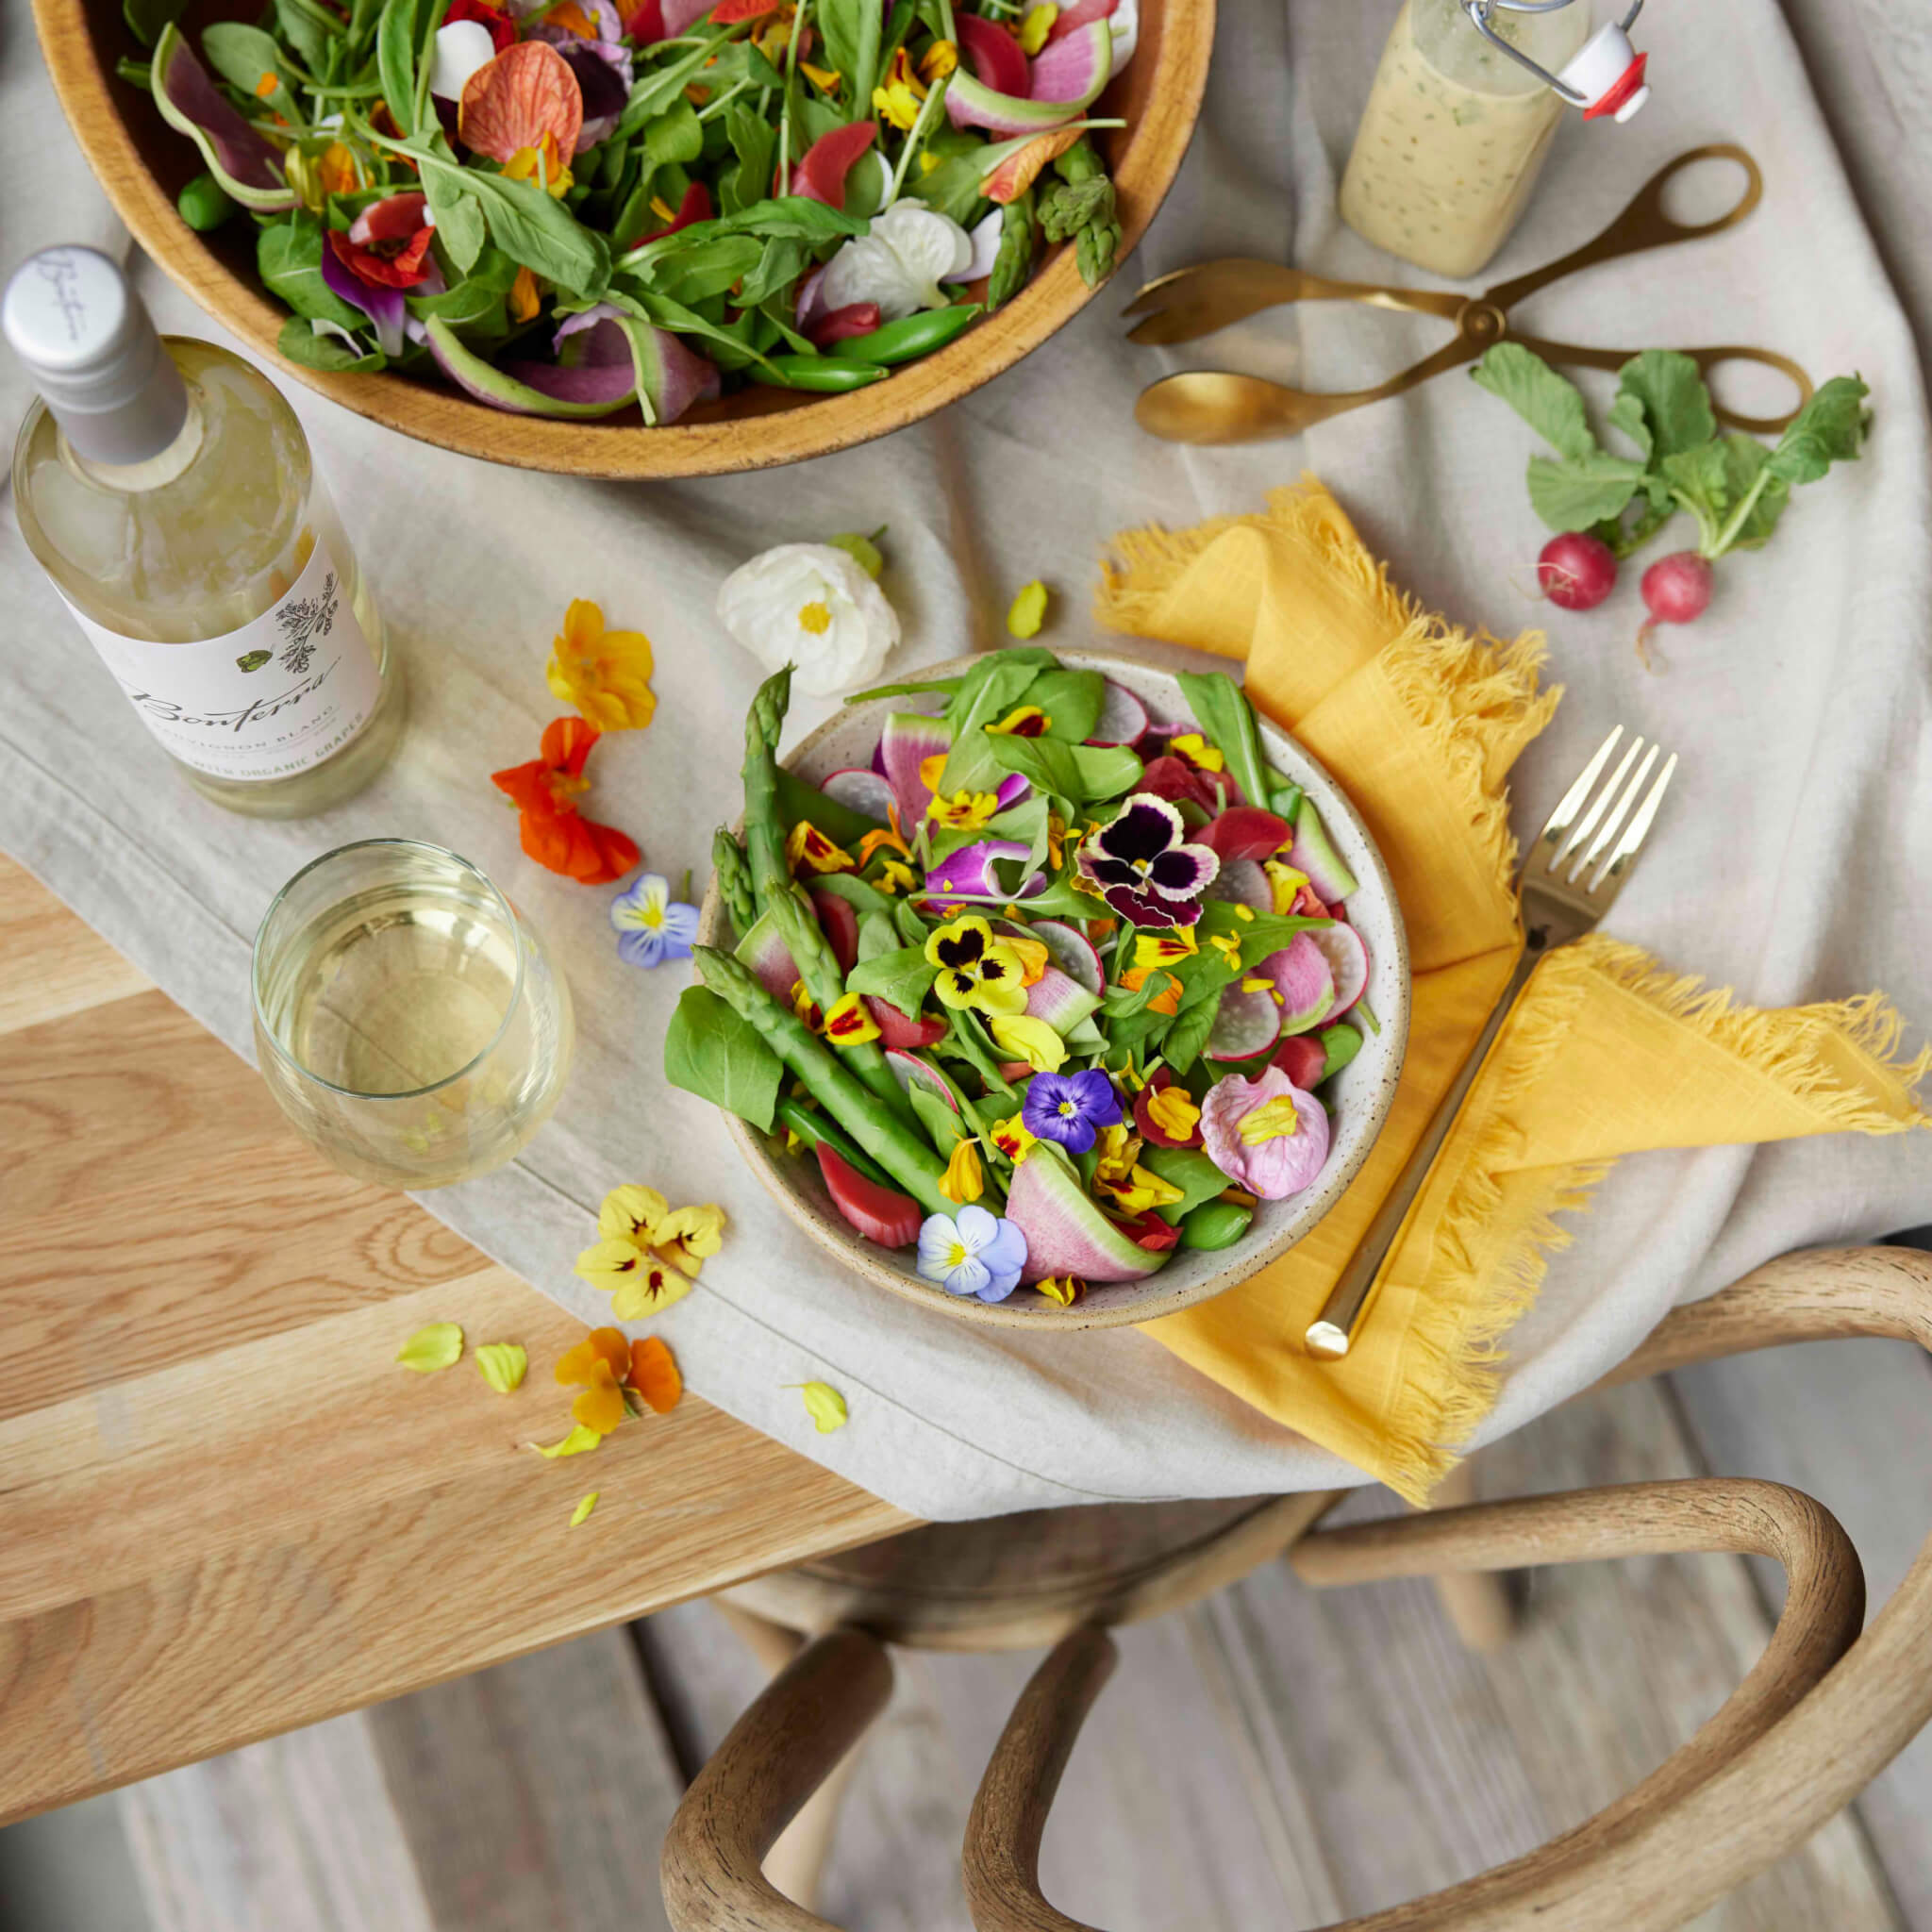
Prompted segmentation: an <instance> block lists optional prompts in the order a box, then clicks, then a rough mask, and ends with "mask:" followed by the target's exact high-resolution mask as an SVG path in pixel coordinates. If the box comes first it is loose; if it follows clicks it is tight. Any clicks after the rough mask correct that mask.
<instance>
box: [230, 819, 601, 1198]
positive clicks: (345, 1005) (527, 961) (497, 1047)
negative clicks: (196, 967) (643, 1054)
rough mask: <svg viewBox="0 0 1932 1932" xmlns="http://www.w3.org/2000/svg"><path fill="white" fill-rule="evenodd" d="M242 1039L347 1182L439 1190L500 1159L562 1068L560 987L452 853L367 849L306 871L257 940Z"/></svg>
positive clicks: (563, 1001) (538, 952) (546, 1098)
mask: <svg viewBox="0 0 1932 1932" xmlns="http://www.w3.org/2000/svg"><path fill="white" fill-rule="evenodd" d="M254 991H255V1044H256V1052H257V1055H258V1059H259V1061H260V1066H261V1073H262V1077H263V1078H264V1079H265V1080H266V1081H267V1082H268V1086H269V1091H270V1092H271V1093H273V1094H274V1095H275V1102H276V1104H277V1105H278V1106H279V1107H280V1108H281V1109H282V1111H283V1112H284V1113H285V1114H287V1115H288V1117H289V1119H290V1120H291V1122H293V1123H294V1125H295V1128H296V1130H297V1132H299V1133H300V1134H302V1135H303V1137H304V1138H305V1139H307V1140H308V1141H312V1142H313V1143H314V1144H315V1146H316V1147H318V1148H319V1149H320V1150H321V1152H322V1153H323V1155H324V1156H325V1158H327V1159H328V1160H329V1161H331V1162H332V1163H333V1164H334V1165H335V1166H337V1167H339V1168H341V1170H342V1171H343V1172H344V1173H345V1174H358V1175H360V1176H361V1177H362V1178H363V1179H365V1180H373V1181H381V1182H383V1183H385V1184H386V1185H388V1186H390V1187H396V1188H439V1187H442V1186H444V1185H446V1184H447V1183H448V1182H451V1181H460V1180H467V1179H469V1178H470V1177H471V1176H472V1175H473V1174H485V1173H488V1172H489V1170H490V1169H491V1168H493V1167H500V1166H502V1165H503V1163H504V1162H505V1161H506V1160H508V1159H509V1158H511V1156H512V1155H514V1154H515V1153H516V1152H517V1150H518V1149H519V1148H521V1147H522V1146H523V1145H524V1144H525V1141H528V1140H529V1138H530V1136H531V1135H532V1134H534V1133H535V1132H536V1131H537V1129H538V1128H539V1127H541V1125H542V1124H543V1123H544V1122H545V1121H546V1120H547V1119H548V1118H549V1117H550V1111H551V1109H552V1108H554V1107H555V1106H556V1105H557V1101H558V1095H559V1094H560V1093H561V1092H562V1091H563V1082H564V1076H565V1074H567V1072H568V1071H569V1068H570V1056H571V1045H572V1041H573V1037H574V1034H573V1028H572V1024H571V1007H570V989H569V988H568V987H567V986H566V985H565V984H564V979H563V974H561V973H560V972H558V968H557V966H556V964H555V963H554V962H553V961H552V959H551V958H550V956H549V954H548V953H547V952H545V950H544V947H543V942H542V941H541V940H540V939H539V938H538V937H537V935H536V933H535V932H534V931H533V930H532V929H531V927H530V925H529V924H528V923H527V922H526V921H525V920H524V919H523V918H522V916H521V915H520V914H519V913H518V912H517V910H516V908H514V907H513V906H511V904H510V903H509V901H508V899H506V898H505V897H504V896H503V894H502V893H501V892H499V891H497V890H496V888H495V887H494V886H493V885H491V883H490V881H489V879H488V878H486V877H485V876H484V874H482V873H481V872H479V871H478V870H477V869H476V867H475V866H474V865H472V864H471V863H470V861H469V860H468V859H467V858H458V856H457V854H455V853H454V852H446V851H444V850H443V848H442V847H441V846H440V845H427V844H424V843H421V842H420V841H416V840H414V839H365V840H362V841H359V842H358V843H357V844H354V845H344V846H341V848H340V849H338V850H337V851H334V852H329V853H325V855H324V856H323V857H322V858H318V859H316V860H314V861H313V862H312V863H311V864H309V865H306V866H304V867H303V869H302V870H301V871H300V872H298V873H297V874H295V876H294V877H293V878H291V880H290V881H289V883H288V884H287V885H285V886H284V887H283V888H282V890H281V891H279V892H278V893H276V894H275V903H274V904H273V905H272V906H270V908H268V911H267V913H266V915H265V916H264V917H263V919H262V922H261V926H260V929H259V930H258V932H257V933H256V935H255V963H254Z"/></svg>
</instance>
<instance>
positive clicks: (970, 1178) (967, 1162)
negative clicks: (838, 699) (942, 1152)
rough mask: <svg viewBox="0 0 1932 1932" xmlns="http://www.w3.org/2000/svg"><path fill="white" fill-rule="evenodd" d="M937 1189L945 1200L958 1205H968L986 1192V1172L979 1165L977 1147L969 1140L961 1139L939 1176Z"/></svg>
mask: <svg viewBox="0 0 1932 1932" xmlns="http://www.w3.org/2000/svg"><path fill="white" fill-rule="evenodd" d="M939 1190H940V1192H941V1193H942V1194H943V1195H944V1196H945V1197H946V1199H947V1200H949V1201H952V1202H956V1203H957V1204H958V1206H960V1207H962V1208H963V1207H967V1206H970V1205H971V1204H972V1203H973V1202H974V1201H976V1200H978V1199H979V1197H980V1195H982V1194H983V1193H985V1192H986V1174H985V1170H984V1169H983V1168H982V1167H981V1166H980V1162H979V1149H978V1148H977V1147H975V1146H974V1144H973V1142H972V1141H960V1142H959V1143H958V1145H957V1146H956V1147H955V1148H954V1149H953V1154H952V1158H951V1159H949V1160H948V1161H947V1162H946V1171H945V1173H944V1174H941V1176H940V1181H939Z"/></svg>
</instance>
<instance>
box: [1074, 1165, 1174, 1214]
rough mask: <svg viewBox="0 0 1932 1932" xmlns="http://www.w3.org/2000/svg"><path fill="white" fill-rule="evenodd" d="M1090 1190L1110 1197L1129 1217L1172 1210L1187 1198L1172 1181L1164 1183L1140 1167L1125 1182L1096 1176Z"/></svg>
mask: <svg viewBox="0 0 1932 1932" xmlns="http://www.w3.org/2000/svg"><path fill="white" fill-rule="evenodd" d="M1093 1188H1094V1191H1095V1192H1096V1193H1102V1194H1107V1195H1110V1196H1111V1197H1112V1199H1113V1201H1114V1202H1115V1204H1116V1205H1117V1206H1118V1207H1119V1208H1120V1209H1121V1210H1122V1212H1123V1213H1125V1214H1129V1215H1133V1214H1144V1213H1146V1211H1147V1210H1148V1208H1167V1207H1171V1206H1172V1205H1173V1204H1174V1202H1176V1201H1183V1200H1185V1199H1186V1198H1187V1196H1186V1194H1185V1192H1184V1191H1182V1190H1181V1189H1179V1188H1177V1187H1175V1186H1174V1183H1173V1182H1172V1181H1164V1180H1162V1179H1161V1178H1160V1176H1159V1175H1158V1174H1153V1173H1150V1172H1149V1171H1148V1170H1147V1169H1146V1168H1144V1167H1141V1166H1139V1165H1136V1166H1135V1167H1134V1168H1133V1169H1132V1170H1131V1171H1130V1172H1129V1173H1128V1174H1127V1177H1126V1178H1125V1179H1124V1180H1106V1179H1103V1178H1102V1177H1101V1176H1100V1175H1099V1174H1095V1175H1094V1177H1093Z"/></svg>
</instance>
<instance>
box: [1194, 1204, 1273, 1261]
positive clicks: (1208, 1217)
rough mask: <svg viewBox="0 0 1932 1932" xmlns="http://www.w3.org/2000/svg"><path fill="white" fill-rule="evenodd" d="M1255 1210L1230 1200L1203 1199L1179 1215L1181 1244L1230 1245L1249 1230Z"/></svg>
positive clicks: (1214, 1246) (1199, 1245)
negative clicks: (1185, 1212) (1242, 1206)
mask: <svg viewBox="0 0 1932 1932" xmlns="http://www.w3.org/2000/svg"><path fill="white" fill-rule="evenodd" d="M1254 1218H1255V1216H1254V1212H1253V1210H1252V1209H1250V1208H1240V1207H1237V1206H1236V1205H1235V1204H1234V1202H1232V1201H1203V1202H1202V1203H1201V1205H1200V1206H1199V1207H1198V1208H1195V1209H1194V1210H1193V1211H1192V1212H1191V1213H1189V1214H1184V1215H1182V1216H1181V1246H1182V1247H1184V1248H1208V1249H1213V1248H1231V1247H1233V1246H1234V1244H1235V1242H1236V1241H1240V1240H1241V1237H1242V1235H1244V1234H1246V1233H1247V1231H1248V1224H1249V1223H1250V1222H1252V1221H1253V1220H1254Z"/></svg>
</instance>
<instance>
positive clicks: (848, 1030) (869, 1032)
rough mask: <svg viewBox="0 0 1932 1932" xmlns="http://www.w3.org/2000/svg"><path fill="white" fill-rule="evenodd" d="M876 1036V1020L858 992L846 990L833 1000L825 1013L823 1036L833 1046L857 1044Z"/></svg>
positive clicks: (877, 1028)
mask: <svg viewBox="0 0 1932 1932" xmlns="http://www.w3.org/2000/svg"><path fill="white" fill-rule="evenodd" d="M878 1037H879V1026H878V1022H877V1021H876V1020H874V1018H873V1016H872V1012H871V1010H870V1008H868V1007H867V1006H866V1004H865V1001H864V998H863V997H862V996H861V995H860V994H858V993H856V992H848V993H846V994H844V995H843V996H842V997H841V998H839V999H837V1000H834V1001H833V1003H832V1008H831V1011H830V1012H828V1013H827V1014H826V1015H825V1038H826V1039H827V1040H829V1041H831V1042H832V1044H833V1045H834V1046H859V1045H862V1044H863V1043H864V1042H865V1041H868V1040H876V1039H877V1038H878Z"/></svg>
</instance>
